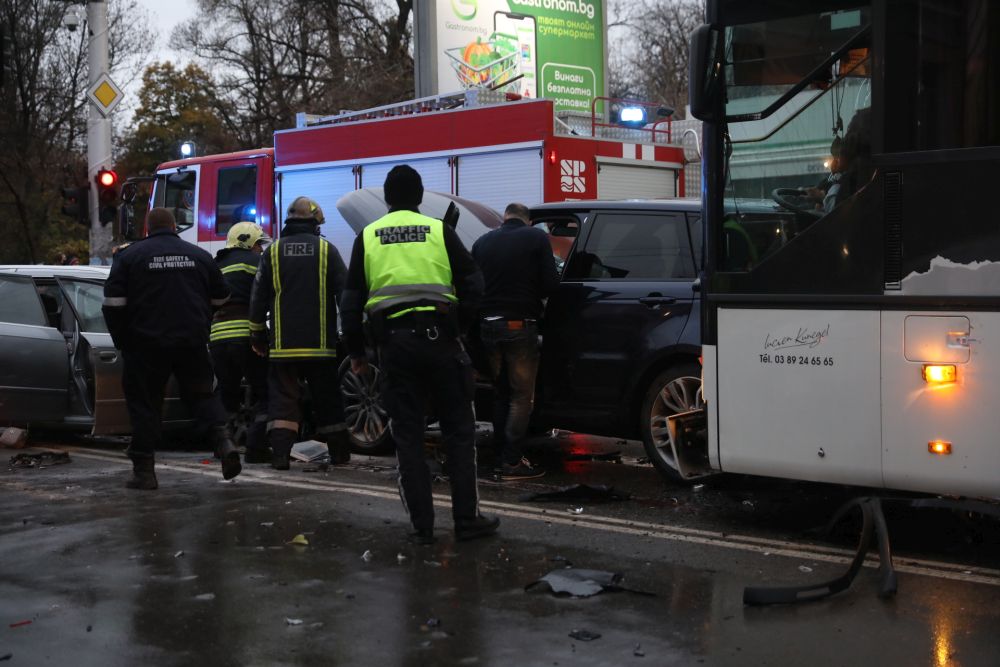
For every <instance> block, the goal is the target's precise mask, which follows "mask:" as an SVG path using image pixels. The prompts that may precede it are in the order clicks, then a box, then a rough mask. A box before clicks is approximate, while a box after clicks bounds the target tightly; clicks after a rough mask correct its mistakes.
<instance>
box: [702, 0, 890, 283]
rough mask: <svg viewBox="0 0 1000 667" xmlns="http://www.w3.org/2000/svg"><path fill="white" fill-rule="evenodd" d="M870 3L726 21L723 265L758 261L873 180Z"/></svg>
mask: <svg viewBox="0 0 1000 667" xmlns="http://www.w3.org/2000/svg"><path fill="white" fill-rule="evenodd" d="M869 13H870V12H869V10H868V9H867V8H859V9H853V10H848V11H836V12H822V13H817V14H813V15H807V16H797V17H791V18H781V19H775V20H771V21H764V22H760V23H752V24H745V25H736V26H730V27H728V28H727V29H726V33H725V71H724V81H725V85H726V106H725V114H726V118H727V121H728V139H729V141H730V142H731V147H732V154H731V157H730V159H729V161H728V164H727V171H726V181H727V182H726V190H725V194H724V197H725V203H724V209H725V210H726V211H727V213H726V218H725V220H724V222H723V224H722V226H721V228H720V229H719V232H720V246H719V248H718V258H719V265H718V268H719V269H720V270H722V271H749V270H751V269H752V268H753V267H754V266H756V265H758V264H759V263H761V262H764V261H766V260H767V258H768V257H769V256H771V255H773V254H775V253H776V252H778V251H779V250H781V249H782V248H783V247H784V246H786V245H787V244H789V243H791V242H792V241H793V240H794V239H795V238H796V237H797V236H798V235H799V234H801V233H803V232H805V231H806V230H807V229H808V228H809V227H810V226H811V225H812V224H814V223H815V222H816V221H818V220H820V219H821V218H823V217H824V216H826V215H828V214H830V213H831V212H832V211H833V210H834V209H836V208H838V207H839V206H841V205H842V204H843V203H844V202H845V201H847V200H848V199H849V198H850V197H851V196H853V195H854V193H856V192H857V191H858V190H860V189H861V188H862V187H864V186H865V185H866V184H867V182H868V181H870V180H871V177H872V173H873V169H872V166H871V142H870V134H871V121H870V106H871V79H870V71H871V58H870V38H869V35H870V26H869V21H870V17H869Z"/></svg>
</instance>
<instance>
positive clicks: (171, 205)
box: [153, 171, 197, 232]
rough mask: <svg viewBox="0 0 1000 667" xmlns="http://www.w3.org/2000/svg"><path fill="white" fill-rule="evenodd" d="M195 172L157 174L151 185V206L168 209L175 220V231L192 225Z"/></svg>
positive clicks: (193, 218)
mask: <svg viewBox="0 0 1000 667" xmlns="http://www.w3.org/2000/svg"><path fill="white" fill-rule="evenodd" d="M196 183H197V174H196V173H194V172H193V171H178V172H174V173H170V174H157V176H156V182H155V183H154V185H153V206H154V207H162V208H167V209H170V212H171V213H173V214H174V218H175V219H176V220H177V231H180V232H183V231H185V230H187V229H190V228H191V227H192V226H193V225H194V221H195V210H194V199H195V196H194V195H195V186H196Z"/></svg>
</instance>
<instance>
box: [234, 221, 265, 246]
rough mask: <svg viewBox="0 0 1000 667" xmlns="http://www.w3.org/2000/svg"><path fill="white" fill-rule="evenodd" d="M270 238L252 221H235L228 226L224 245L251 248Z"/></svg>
mask: <svg viewBox="0 0 1000 667" xmlns="http://www.w3.org/2000/svg"><path fill="white" fill-rule="evenodd" d="M270 240H271V239H270V237H268V235H267V234H266V233H264V230H263V229H261V227H260V225H258V224H256V223H253V222H237V223H236V224H235V225H233V226H232V227H230V228H229V234H227V235H226V247H227V248H243V249H244V250H252V249H253V247H254V246H255V245H257V244H258V243H263V242H266V241H270Z"/></svg>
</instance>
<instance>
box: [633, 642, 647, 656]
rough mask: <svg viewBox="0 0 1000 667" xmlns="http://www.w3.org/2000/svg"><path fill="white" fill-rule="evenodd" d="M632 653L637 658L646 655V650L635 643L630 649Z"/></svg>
mask: <svg viewBox="0 0 1000 667" xmlns="http://www.w3.org/2000/svg"><path fill="white" fill-rule="evenodd" d="M632 655H634V656H635V657H637V658H644V657H646V652H645V651H643V650H642V644H636V645H635V648H634V649H632Z"/></svg>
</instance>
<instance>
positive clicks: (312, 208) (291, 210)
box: [285, 197, 325, 225]
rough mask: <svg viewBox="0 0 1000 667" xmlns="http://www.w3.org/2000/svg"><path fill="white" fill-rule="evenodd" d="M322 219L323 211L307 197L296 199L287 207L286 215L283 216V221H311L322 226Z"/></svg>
mask: <svg viewBox="0 0 1000 667" xmlns="http://www.w3.org/2000/svg"><path fill="white" fill-rule="evenodd" d="M324 219H325V218H324V217H323V209H321V208H320V207H319V204H317V203H316V202H314V201H313V200H312V199H310V198H309V197H296V198H295V200H294V201H293V202H292V203H291V204H290V205H289V206H288V214H287V215H286V216H285V220H304V221H306V222H310V221H311V222H315V223H316V224H317V225H322V224H323V220H324Z"/></svg>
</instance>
